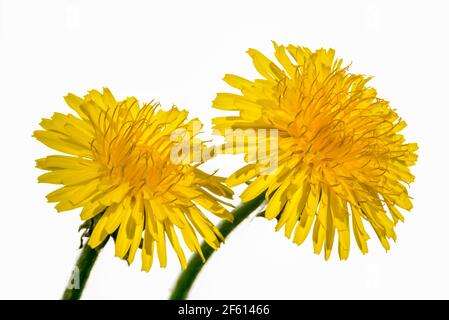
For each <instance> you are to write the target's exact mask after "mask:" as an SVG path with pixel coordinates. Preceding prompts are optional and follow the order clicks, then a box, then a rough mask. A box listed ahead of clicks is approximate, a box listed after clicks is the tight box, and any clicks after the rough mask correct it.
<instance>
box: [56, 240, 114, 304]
mask: <svg viewBox="0 0 449 320" xmlns="http://www.w3.org/2000/svg"><path fill="white" fill-rule="evenodd" d="M105 242H106V241H105ZM102 247H103V246H99V247H98V248H95V249H92V248H91V247H90V246H89V245H88V244H87V243H86V244H85V245H84V247H83V250H82V251H81V254H80V256H79V258H78V261H77V262H76V264H75V267H74V268H73V271H72V276H71V279H70V281H69V283H68V285H67V287H66V289H65V291H64V294H63V295H62V300H79V299H80V298H81V295H82V293H83V290H84V288H85V287H86V283H87V279H89V274H90V272H91V271H92V268H93V266H94V264H95V261H96V260H97V257H98V254H99V252H100V250H101V248H102Z"/></svg>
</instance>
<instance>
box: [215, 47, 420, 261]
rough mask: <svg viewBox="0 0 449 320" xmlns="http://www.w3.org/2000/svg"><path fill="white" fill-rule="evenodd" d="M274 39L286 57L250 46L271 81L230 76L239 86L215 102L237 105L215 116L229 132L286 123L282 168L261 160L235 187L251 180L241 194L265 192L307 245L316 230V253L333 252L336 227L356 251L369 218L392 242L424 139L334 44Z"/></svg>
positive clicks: (280, 218)
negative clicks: (311, 45) (409, 135)
mask: <svg viewBox="0 0 449 320" xmlns="http://www.w3.org/2000/svg"><path fill="white" fill-rule="evenodd" d="M273 44H274V49H275V57H276V59H277V61H278V62H279V63H278V64H277V63H275V62H272V61H270V60H269V59H268V58H267V57H266V56H264V55H263V54H262V53H260V52H259V51H257V50H254V49H250V50H249V51H248V53H249V55H250V56H251V58H252V61H253V63H254V66H255V68H256V69H257V71H258V72H259V73H260V75H261V76H262V79H257V80H255V81H250V80H247V79H244V78H241V77H239V76H235V75H226V76H225V78H224V81H225V82H226V83H228V84H229V85H231V86H232V87H234V88H236V89H238V90H239V91H240V92H239V93H237V94H234V93H218V95H217V97H216V99H215V100H214V102H213V106H214V107H215V108H217V109H221V110H232V111H237V112H238V115H235V116H229V117H223V118H216V119H214V126H215V129H216V130H218V131H219V132H220V133H221V134H224V131H225V130H226V129H229V128H231V129H248V128H254V129H277V132H278V145H277V149H276V150H277V152H278V166H277V169H276V170H274V171H272V172H271V173H269V174H262V173H261V168H262V165H261V162H260V159H256V160H255V161H252V162H251V163H249V164H247V165H246V166H244V167H243V168H241V169H240V170H238V171H237V172H235V173H234V174H232V175H231V176H230V177H229V178H228V179H227V183H228V185H229V186H234V185H238V184H241V183H243V182H248V181H250V185H249V186H248V187H247V189H246V190H245V191H244V192H243V194H242V196H241V198H242V200H243V201H244V202H246V201H249V200H251V199H253V198H255V197H256V196H257V195H259V194H261V193H265V198H266V201H267V207H266V210H265V216H266V218H268V219H273V218H277V225H276V230H280V229H281V228H284V232H285V235H286V237H288V238H292V239H293V242H294V243H296V244H298V245H299V244H301V243H302V242H303V241H304V240H305V239H306V237H307V236H308V234H309V233H310V232H311V233H312V240H313V247H314V252H315V253H317V254H319V253H320V252H321V251H322V248H323V247H324V252H325V254H324V256H325V259H326V260H327V259H329V257H330V254H331V250H332V246H333V243H334V237H335V234H336V233H337V234H338V253H339V256H340V259H347V258H348V255H349V248H350V229H351V225H352V230H353V234H354V238H355V240H356V242H357V245H358V247H359V248H360V250H361V251H362V252H363V253H367V252H368V247H367V240H368V239H369V236H368V232H367V231H366V230H365V226H366V225H367V224H369V225H371V227H372V228H373V229H374V232H375V234H376V235H377V237H378V238H379V240H380V242H381V244H382V246H383V247H384V248H385V249H386V250H388V249H389V248H390V244H389V239H393V240H396V234H395V230H394V227H395V225H396V223H397V222H398V220H401V221H402V220H403V216H402V214H401V213H400V210H399V209H398V208H402V209H405V210H410V209H412V202H411V201H410V198H409V196H408V193H407V190H406V188H405V185H406V184H409V183H411V182H412V181H413V180H414V176H413V175H412V174H411V173H410V170H409V167H410V166H412V165H414V164H415V162H416V160H417V155H416V154H415V151H416V150H417V149H418V147H417V144H415V143H406V141H405V138H404V136H403V135H401V134H400V133H399V132H400V131H401V130H402V129H403V128H404V127H405V126H406V123H405V122H404V121H403V120H402V119H401V118H399V117H398V115H397V113H396V112H395V111H394V110H393V109H391V107H390V106H389V102H388V101H386V100H383V99H381V98H379V97H377V92H376V90H375V89H374V88H372V87H369V86H368V85H367V82H368V81H369V80H370V78H369V77H366V76H364V75H360V74H351V73H349V72H348V67H343V66H342V60H341V59H337V58H335V56H334V54H335V51H334V50H333V49H328V50H326V49H319V50H317V51H315V52H312V51H311V50H310V49H308V48H304V47H299V46H293V45H288V46H279V45H277V44H276V43H273ZM279 64H280V65H279ZM268 142H269V141H268ZM257 145H259V144H257ZM249 149H250V148H248V147H246V148H245V153H246V156H248V154H249V152H250V151H251V150H249Z"/></svg>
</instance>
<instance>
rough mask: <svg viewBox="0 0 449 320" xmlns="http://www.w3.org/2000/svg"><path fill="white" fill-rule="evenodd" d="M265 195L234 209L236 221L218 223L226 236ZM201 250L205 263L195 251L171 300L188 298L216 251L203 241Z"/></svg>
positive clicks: (178, 281)
mask: <svg viewBox="0 0 449 320" xmlns="http://www.w3.org/2000/svg"><path fill="white" fill-rule="evenodd" d="M264 198H265V195H264V194H261V195H259V196H258V197H257V198H255V199H253V200H251V201H249V202H246V203H242V204H241V205H240V206H239V207H238V208H236V209H235V210H234V211H233V215H234V221H233V222H228V221H222V222H221V223H220V224H219V225H218V229H219V230H220V232H221V234H222V235H223V237H224V238H225V239H226V237H227V236H228V235H229V234H230V233H231V232H232V231H233V230H234V229H235V228H236V227H237V226H238V225H239V224H240V223H241V222H242V221H243V220H245V219H246V218H247V217H248V216H249V215H250V214H251V213H252V212H253V211H254V210H256V209H257V208H258V207H259V206H260V205H261V204H262V202H263V201H264ZM201 250H202V252H203V255H204V258H205V259H206V261H205V262H204V263H203V261H202V260H201V257H200V256H199V254H197V253H195V254H194V255H193V256H192V258H190V260H189V263H188V265H187V268H186V269H185V270H183V271H182V272H181V274H180V276H179V277H178V280H177V281H176V285H175V288H174V290H173V292H172V294H171V296H170V300H184V299H186V298H187V295H188V294H189V291H190V289H191V288H192V285H193V283H194V282H195V279H196V278H197V276H198V274H199V273H200V271H201V269H202V268H203V266H204V264H205V263H206V262H207V261H208V260H209V258H210V257H211V256H212V253H214V249H212V248H211V247H210V246H209V245H208V244H207V243H205V242H203V243H202V244H201Z"/></svg>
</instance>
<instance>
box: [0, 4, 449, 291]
mask: <svg viewBox="0 0 449 320" xmlns="http://www.w3.org/2000/svg"><path fill="white" fill-rule="evenodd" d="M448 3H449V2H447V1H376V2H371V1H271V2H267V1H260V0H259V1H242V0H240V1H230V0H227V1H222V2H219V1H176V2H175V1H158V2H156V1H123V2H117V1H68V0H55V1H32V0H30V1H18V0H14V1H13V0H11V1H5V0H1V1H0V139H1V140H0V143H1V144H0V146H1V155H0V168H1V169H0V170H1V182H0V191H1V192H0V196H1V202H0V214H1V219H0V259H1V260H0V298H7V299H10V298H44V299H57V298H59V297H60V294H61V293H62V289H63V287H64V285H65V283H66V280H67V279H68V276H69V273H70V270H71V268H72V266H73V263H74V261H75V258H76V256H77V252H76V249H77V246H78V244H79V234H78V233H77V232H76V229H77V227H78V226H79V224H80V221H79V216H78V214H77V213H76V212H68V213H62V214H57V213H56V211H55V210H54V209H53V206H52V205H50V204H47V203H46V200H45V195H46V194H47V193H48V192H50V191H51V190H53V187H52V186H49V185H39V184H38V183H37V181H36V178H37V176H38V175H39V174H40V173H41V172H39V170H37V169H35V168H34V160H35V159H36V158H39V157H43V156H45V155H48V154H51V153H52V151H51V150H49V149H47V148H46V147H45V146H43V145H41V144H40V143H38V142H37V141H35V140H34V139H32V137H31V135H32V132H33V131H34V130H36V129H38V123H39V121H40V119H41V118H42V117H49V116H50V115H51V114H52V113H53V112H56V111H58V112H69V108H68V107H67V106H66V105H65V103H64V101H63V99H62V97H63V96H64V95H65V94H66V93H67V92H73V93H75V94H78V95H83V94H85V92H86V91H87V90H88V89H92V88H97V89H101V88H102V87H103V86H108V87H109V88H111V90H112V91H113V93H114V94H115V95H116V97H117V98H120V99H121V98H124V97H126V96H131V95H134V96H136V97H137V98H139V99H140V100H142V101H149V100H151V99H153V98H156V99H159V100H160V101H161V102H162V103H163V105H165V106H166V107H168V106H170V105H171V104H172V103H176V104H177V105H179V106H180V107H183V108H187V109H189V110H190V111H191V114H192V116H199V117H200V118H201V120H203V121H204V122H205V123H209V121H210V119H211V118H212V117H213V116H217V115H218V114H220V112H219V111H216V110H212V109H211V108H210V105H211V101H212V100H213V98H214V96H215V93H216V92H218V91H223V90H228V88H227V86H226V85H225V84H224V83H223V82H222V81H221V78H222V77H223V75H224V74H225V73H237V74H240V75H243V76H248V77H254V76H255V72H254V69H253V67H252V65H251V61H250V59H249V57H248V56H247V55H246V53H245V51H246V50H247V49H248V48H249V47H254V48H258V49H260V50H262V51H263V52H265V53H266V54H267V55H269V56H270V57H271V56H272V47H271V40H276V41H277V42H278V43H282V44H288V43H293V44H297V45H304V46H308V47H310V48H312V49H316V48H319V47H333V48H335V49H336V50H337V55H338V56H340V57H342V58H344V61H345V62H347V63H349V62H352V68H351V70H352V71H353V72H356V73H365V74H369V75H374V76H375V79H374V80H373V81H372V83H371V84H372V85H373V86H375V87H377V89H378V91H379V94H380V96H381V97H383V98H385V99H387V100H390V101H391V105H392V106H393V107H394V108H396V109H397V110H398V112H399V114H400V115H401V116H403V117H404V118H405V119H406V121H407V123H408V125H409V127H408V128H407V129H406V132H405V133H406V136H407V138H408V140H409V141H416V142H418V143H419V146H420V149H419V151H418V152H419V160H418V164H417V166H416V167H414V168H413V173H414V174H415V175H416V176H417V179H416V182H415V183H414V184H412V185H411V189H410V194H411V196H412V197H414V205H415V208H414V209H413V211H412V212H411V213H410V214H406V222H405V223H404V224H399V225H398V227H397V233H398V241H397V242H396V243H393V244H392V249H391V250H390V252H388V253H386V252H385V251H384V250H383V249H382V247H381V245H380V244H379V243H378V241H377V239H376V238H375V235H373V237H372V240H371V241H369V250H370V252H369V254H367V255H365V256H363V255H362V254H361V253H360V252H359V251H358V249H357V248H356V245H355V243H354V241H353V243H352V251H351V254H350V258H349V260H348V261H345V262H340V261H339V260H338V257H337V256H338V255H337V252H336V251H334V254H333V256H332V259H331V260H330V261H329V262H325V261H324V258H323V256H316V255H314V254H313V253H312V244H311V241H310V238H309V239H308V241H306V243H305V244H303V245H302V246H300V247H297V246H296V245H294V244H292V243H291V242H290V241H288V240H287V239H286V238H284V236H283V235H282V234H281V233H275V232H274V222H268V221H266V220H264V219H255V220H253V221H252V222H248V223H246V224H245V225H244V226H241V227H240V228H239V229H238V231H236V232H235V233H234V234H233V235H232V236H231V237H230V238H229V239H228V241H227V243H226V244H225V245H224V246H223V247H222V249H221V250H220V251H219V252H217V253H216V254H215V255H214V256H213V258H212V259H211V260H210V262H209V263H208V264H207V265H206V267H205V268H204V271H203V273H202V274H201V275H200V277H199V279H198V281H197V283H196V285H195V287H194V288H193V289H192V291H191V296H190V297H191V298H198V299H203V298H204V299H215V298H224V299H227V298H235V299H239V298H249V299H250V298H267V299H278V298H279V299H280V298H285V299H310V298H325V299H326V298H356V299H357V298H360V299H365V298H376V299H377V298H449V294H448V290H449V289H448V288H449V257H448V254H449V247H448V244H449V241H448V233H449V212H448V207H447V201H448V192H449V188H448V186H447V183H448V181H449V176H448V171H447V168H448V164H449V162H448V142H447V139H448V138H449V135H448V132H447V123H448V116H449V105H448V104H449V102H448V79H449V78H448V74H449V64H448V59H449V45H448V32H447V31H448V30H449V22H448V21H449V20H448V19H447V16H448V13H449V7H448ZM214 161H215V162H213V163H212V162H211V163H210V164H209V166H210V167H211V168H212V167H215V168H218V167H222V168H223V169H222V171H221V173H222V174H228V173H230V172H232V170H233V169H236V168H238V167H239V166H240V165H241V158H239V157H232V158H230V159H226V160H225V159H224V158H220V159H217V160H214ZM239 190H240V191H241V189H236V191H237V192H239ZM170 252H171V251H170ZM139 260H140V259H136V261H135V263H134V265H132V266H131V267H128V266H127V264H126V263H125V262H123V261H121V260H119V259H117V258H114V257H113V248H112V244H111V243H109V245H108V246H107V247H106V249H105V250H104V251H103V252H102V254H101V257H100V259H99V261H98V263H97V265H96V266H95V268H94V271H93V272H92V275H91V279H90V281H89V283H88V287H87V288H86V290H85V294H84V298H86V299H93V298H99V299H108V298H122V299H128V298H137V299H165V298H166V297H167V296H168V294H169V292H170V288H171V287H172V286H173V283H174V281H175V279H176V275H177V273H178V272H179V271H180V267H179V264H178V262H177V259H176V256H175V255H174V254H173V253H170V255H169V264H168V267H167V269H160V268H159V267H158V266H157V265H155V266H153V269H152V270H151V272H150V273H149V274H147V273H144V272H140V261H139Z"/></svg>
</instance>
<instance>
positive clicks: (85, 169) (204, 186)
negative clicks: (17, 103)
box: [34, 88, 233, 271]
mask: <svg viewBox="0 0 449 320" xmlns="http://www.w3.org/2000/svg"><path fill="white" fill-rule="evenodd" d="M65 100H66V102H67V104H68V105H69V106H70V107H71V108H72V109H73V110H74V111H75V112H76V114H62V113H55V114H54V115H53V116H52V117H51V118H50V119H43V120H42V122H41V127H42V128H43V130H39V131H35V132H34V136H35V137H36V139H38V140H39V141H40V142H42V143H44V144H45V145H47V146H48V147H50V148H52V149H54V150H56V151H58V152H59V153H62V154H57V155H51V156H48V157H46V158H42V159H39V160H37V167H38V168H40V169H43V170H47V171H48V172H47V173H45V174H43V175H41V176H40V177H39V182H43V183H51V184H57V185H62V187H60V188H59V189H57V190H56V191H54V192H51V193H50V194H49V195H48V196H47V199H48V201H49V202H54V203H57V204H56V209H57V210H58V211H59V212H60V211H68V210H72V209H77V208H81V219H82V220H86V221H89V222H90V223H91V225H92V226H91V229H92V230H90V231H91V232H90V233H91V234H90V238H89V242H88V245H89V246H91V247H92V248H96V247H98V246H100V245H101V244H102V243H103V242H104V241H105V239H106V238H107V237H109V236H112V237H114V239H115V255H116V256H117V257H119V258H121V259H126V260H127V261H128V263H131V262H132V261H133V260H134V257H135V255H136V252H137V250H138V249H139V248H141V249H142V250H141V255H142V269H143V270H145V271H148V270H150V268H151V265H152V261H153V257H154V255H155V254H157V256H158V258H159V263H160V266H161V267H165V266H166V264H167V255H166V237H167V238H168V240H169V242H170V243H171V245H172V247H173V248H174V250H175V251H176V254H177V255H178V258H179V261H180V263H181V266H182V267H183V268H185V266H186V258H185V256H184V252H183V249H182V244H181V242H180V240H179V239H178V236H177V235H178V234H180V235H182V239H183V240H184V242H185V245H186V246H187V247H188V248H189V249H190V250H191V251H192V252H195V253H198V254H199V255H200V256H202V251H201V248H200V244H199V241H198V238H197V235H200V236H201V238H203V239H204V241H205V242H206V243H207V244H208V245H209V246H210V247H212V248H213V249H217V248H218V246H219V243H220V240H221V234H220V232H219V231H218V229H217V228H216V227H215V226H214V224H213V223H212V222H211V221H210V220H209V219H208V218H207V217H206V215H205V214H204V213H203V212H202V210H201V209H200V207H201V208H204V209H206V210H207V211H209V212H211V213H213V214H214V215H216V216H217V217H219V218H223V219H227V220H232V215H231V214H230V213H229V212H228V210H227V209H226V208H225V207H224V206H223V204H225V203H224V202H223V201H222V200H220V199H219V197H226V198H230V197H232V194H233V193H232V191H231V190H230V189H229V188H228V187H226V186H225V185H224V184H223V182H224V179H223V178H220V177H217V176H215V175H211V174H207V173H205V172H203V171H202V170H200V169H199V168H198V166H199V165H200V164H201V161H199V162H195V161H193V159H192V157H191V156H190V155H189V154H187V155H186V154H184V155H179V156H180V157H183V158H181V159H175V158H176V156H177V155H178V153H174V152H173V150H174V147H175V146H176V144H178V143H179V141H178V139H174V138H173V137H177V136H181V135H182V137H183V142H186V143H187V148H189V147H191V146H193V145H195V144H197V145H198V144H199V147H200V148H202V147H203V145H202V142H201V141H200V140H199V139H198V137H196V136H195V134H194V132H193V126H194V125H195V124H197V123H198V121H199V120H198V119H193V120H190V121H187V120H186V119H187V116H188V112H187V111H185V110H179V109H178V108H176V107H172V108H170V109H169V110H168V111H164V110H162V109H161V108H160V106H159V104H158V103H156V102H151V103H144V104H142V105H140V104H139V102H138V101H137V100H136V99H135V98H134V97H131V98H126V99H125V100H123V101H116V100H115V98H114V97H113V95H112V93H111V92H110V91H109V90H108V89H107V88H105V89H104V90H103V92H102V93H101V92H98V91H96V90H92V91H90V92H89V93H88V94H87V95H85V96H84V98H80V97H78V96H76V95H74V94H68V95H67V96H66V97H65ZM186 157H187V159H186ZM176 160H177V161H176Z"/></svg>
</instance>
